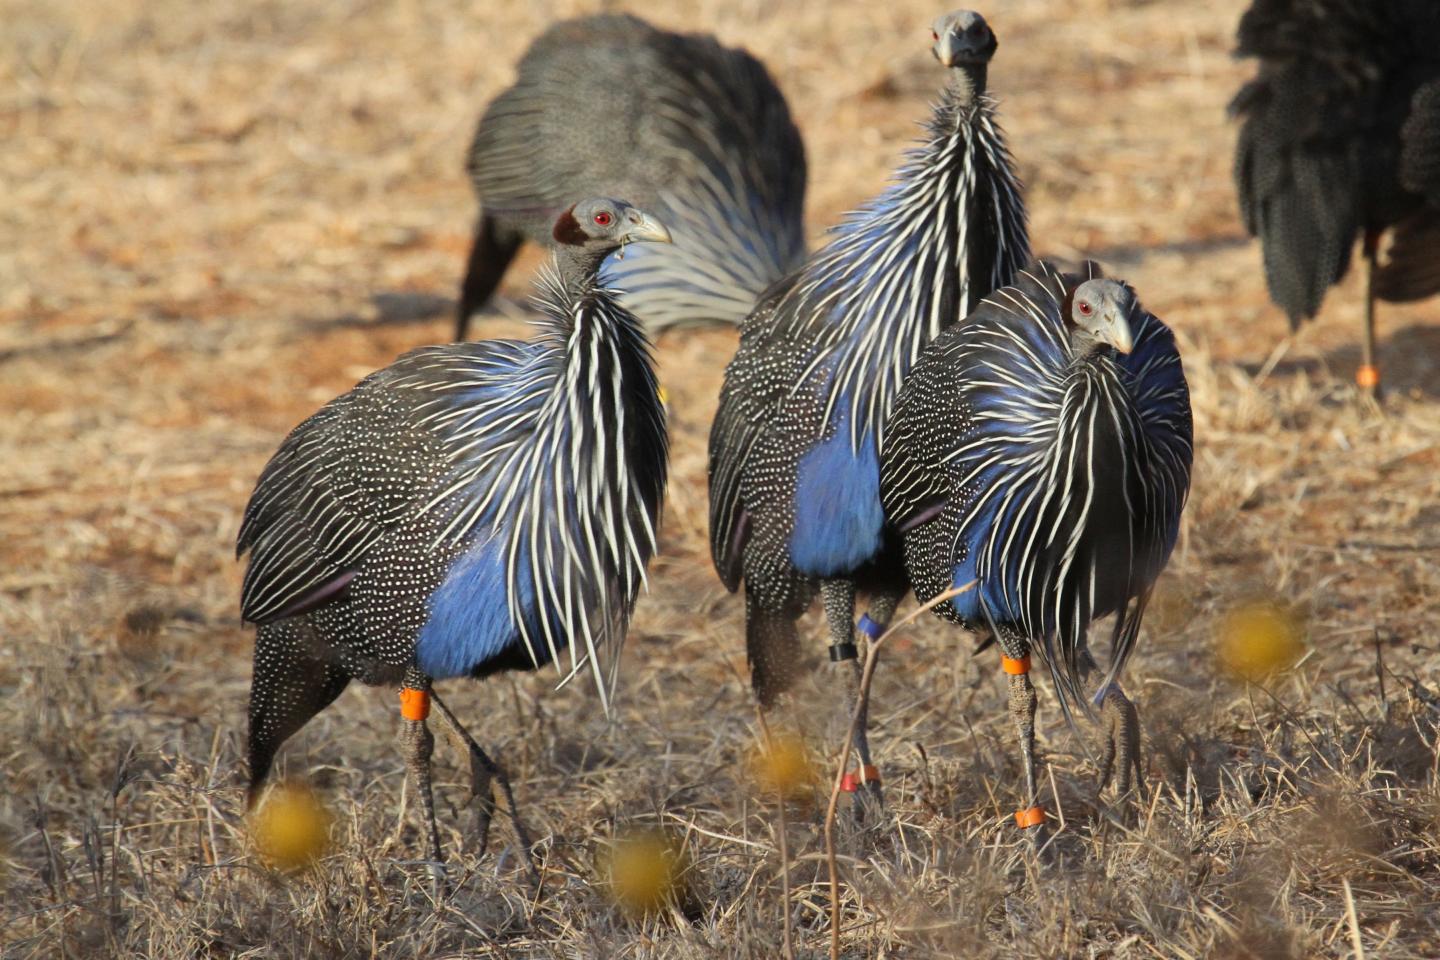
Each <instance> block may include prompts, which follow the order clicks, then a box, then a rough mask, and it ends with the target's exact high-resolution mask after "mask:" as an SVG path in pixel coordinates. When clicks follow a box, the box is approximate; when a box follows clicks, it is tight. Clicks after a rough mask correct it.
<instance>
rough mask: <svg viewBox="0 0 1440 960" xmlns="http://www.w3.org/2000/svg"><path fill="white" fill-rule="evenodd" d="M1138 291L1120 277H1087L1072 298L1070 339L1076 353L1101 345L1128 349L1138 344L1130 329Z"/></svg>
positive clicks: (1125, 350)
mask: <svg viewBox="0 0 1440 960" xmlns="http://www.w3.org/2000/svg"><path fill="white" fill-rule="evenodd" d="M1134 309H1135V291H1133V290H1131V289H1130V287H1128V286H1127V285H1126V284H1123V283H1121V282H1120V281H1118V280H1105V279H1098V280H1086V281H1085V282H1084V283H1082V284H1080V286H1079V287H1077V288H1076V289H1075V295H1074V297H1072V298H1071V302H1070V322H1071V324H1072V326H1071V328H1070V342H1071V344H1073V345H1074V347H1075V352H1076V354H1077V355H1084V354H1087V353H1090V352H1092V351H1094V350H1098V349H1100V348H1101V347H1107V346H1108V347H1114V348H1115V349H1116V350H1117V351H1118V352H1120V353H1129V352H1130V351H1131V350H1132V349H1133V348H1134V346H1135V338H1134V335H1133V332H1132V331H1131V329H1130V316H1131V311H1133V310H1134Z"/></svg>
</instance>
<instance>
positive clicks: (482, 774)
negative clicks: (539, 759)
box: [430, 693, 540, 889]
mask: <svg viewBox="0 0 1440 960" xmlns="http://www.w3.org/2000/svg"><path fill="white" fill-rule="evenodd" d="M430 699H431V700H432V701H433V702H434V703H435V706H437V707H439V708H440V719H442V720H444V721H445V725H446V726H447V727H449V728H450V732H451V733H452V734H454V736H455V738H456V739H457V740H459V741H460V742H461V744H463V745H464V746H465V748H466V749H468V750H469V752H470V799H471V801H472V802H474V803H476V804H477V807H476V810H475V818H476V824H475V832H476V833H477V834H478V835H479V845H480V849H479V855H480V856H484V855H485V848H486V845H487V841H488V838H489V836H490V821H491V820H492V819H493V818H494V815H495V792H494V784H496V783H499V784H500V790H501V791H502V792H503V793H504V794H505V805H506V807H507V808H508V809H509V811H510V822H511V824H513V825H514V827H515V838H516V839H517V840H518V841H519V842H520V850H521V852H522V853H523V854H524V856H525V866H526V868H527V869H528V870H529V872H530V880H531V882H533V883H534V884H535V886H536V888H537V889H538V888H539V886H540V872H539V871H538V870H537V869H536V868H535V858H534V855H533V854H532V853H531V850H532V848H533V847H534V844H533V843H531V841H530V831H529V830H527V829H525V824H524V823H523V822H522V821H521V820H520V813H519V810H518V809H517V808H516V806H515V792H514V791H513V790H511V789H510V778H509V777H507V776H506V775H505V771H504V770H503V769H501V767H500V765H499V764H497V763H496V762H495V761H494V760H491V759H490V757H488V756H487V755H486V753H485V751H484V750H482V749H480V744H478V743H476V742H475V738H474V737H472V736H470V732H469V731H468V730H466V729H465V728H464V727H463V726H462V725H461V724H460V721H459V720H458V719H456V717H455V714H453V713H451V712H450V708H449V707H447V706H446V705H445V703H444V701H442V700H441V699H440V698H439V697H438V696H437V695H436V694H434V693H431V694H430Z"/></svg>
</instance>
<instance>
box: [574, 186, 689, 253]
mask: <svg viewBox="0 0 1440 960" xmlns="http://www.w3.org/2000/svg"><path fill="white" fill-rule="evenodd" d="M553 234H554V237H555V243H556V246H557V247H558V248H559V249H560V250H562V251H564V252H566V253H568V254H571V255H572V256H578V257H579V258H580V259H583V260H592V259H593V260H594V261H595V262H596V263H598V262H599V261H600V260H601V259H603V258H604V257H605V256H606V255H607V254H609V253H610V252H611V251H613V250H616V249H617V248H622V247H624V246H625V244H627V243H641V242H646V241H649V242H652V243H669V242H670V231H669V230H667V229H665V225H664V224H662V223H661V222H660V221H659V220H656V219H655V218H654V217H652V216H650V214H648V213H646V212H645V211H643V210H640V209H638V208H636V207H632V206H630V204H628V203H626V202H624V201H623V200H612V199H610V198H608V197H594V198H591V199H589V200H581V201H580V202H579V203H577V204H575V205H574V206H573V207H571V208H570V209H569V210H566V211H565V212H564V213H562V214H560V216H559V217H558V218H557V219H556V221H555V229H554V231H553Z"/></svg>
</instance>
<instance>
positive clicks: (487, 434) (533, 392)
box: [415, 341, 568, 679]
mask: <svg viewBox="0 0 1440 960" xmlns="http://www.w3.org/2000/svg"><path fill="white" fill-rule="evenodd" d="M480 346H482V345H477V348H479V347H480ZM483 347H484V353H483V354H482V355H480V356H477V357H471V358H467V360H466V362H465V363H464V364H463V365H461V364H458V363H457V380H458V381H459V383H458V384H457V385H456V386H455V387H454V388H453V389H452V390H450V391H448V392H447V393H445V394H444V395H442V396H439V397H437V400H436V401H435V407H436V412H437V413H439V412H440V411H442V410H443V411H444V415H442V416H439V417H438V419H437V420H436V422H435V423H434V424H433V429H435V430H437V431H438V432H441V433H447V434H449V435H450V436H451V437H452V439H454V440H455V442H459V443H464V444H466V445H467V446H468V447H469V450H468V453H467V455H466V458H465V460H464V461H461V462H459V463H457V464H456V467H457V470H460V469H463V468H464V466H465V464H466V463H476V462H484V460H485V457H486V454H487V453H488V451H490V450H491V449H493V448H495V447H496V446H498V445H500V444H504V443H514V442H517V441H521V440H522V438H523V435H526V434H527V433H528V431H530V430H531V429H532V422H533V421H532V420H531V419H530V418H531V416H533V415H535V414H536V413H537V411H538V409H539V406H540V404H541V403H542V402H543V399H544V396H545V390H544V385H545V384H546V383H548V382H549V381H550V380H551V379H552V378H553V376H554V375H555V369H554V367H555V364H556V362H557V361H556V356H555V352H554V351H553V350H552V349H547V348H546V346H544V345H543V344H541V343H537V342H533V341H531V342H515V341H486V342H485V343H484V344H483ZM501 420H503V421H504V422H506V423H507V424H508V428H503V429H496V428H495V426H494V425H495V423H496V422H497V421H501ZM476 421H479V422H478V423H477V422H476ZM462 435H463V439H462ZM497 470H498V467H497V465H495V464H492V465H490V466H489V467H488V468H486V469H484V470H482V471H481V472H480V473H478V474H476V475H475V476H474V478H473V479H472V480H471V481H470V482H469V483H468V484H467V485H466V486H464V487H462V488H461V489H459V490H458V491H456V492H455V493H454V494H452V496H451V497H450V498H449V499H448V502H446V503H442V504H440V505H437V507H436V509H440V510H443V511H445V513H446V514H447V516H451V517H453V516H454V515H455V512H456V511H459V510H462V509H463V508H464V507H466V506H467V505H473V504H477V503H480V502H482V501H483V500H484V498H485V497H487V496H490V495H495V500H496V501H498V500H499V499H500V496H499V494H500V493H501V492H502V491H503V490H505V489H508V488H509V486H510V485H513V484H514V483H516V482H518V480H517V478H516V477H513V476H512V477H503V476H500V475H499V474H498V472H497ZM496 520H497V513H496V502H492V503H491V504H490V505H489V508H488V509H486V510H485V511H484V513H483V514H482V515H481V516H479V517H477V518H475V521H474V523H473V525H472V527H471V530H472V531H473V532H471V533H470V534H468V535H467V537H466V540H465V546H464V548H463V552H462V553H461V554H460V555H459V556H457V557H456V559H455V561H454V562H453V563H452V564H451V566H450V569H449V571H447V573H446V576H445V580H444V581H443V582H442V583H441V585H440V587H439V588H438V589H437V590H436V591H435V592H434V593H433V594H431V596H430V601H429V617H428V618H427V619H426V621H425V624H424V625H423V626H422V627H421V629H420V634H419V637H418V638H417V644H416V650H415V658H416V665H417V666H418V667H419V668H420V669H421V670H422V671H424V672H425V673H426V674H428V675H429V676H431V677H435V678H437V679H439V678H445V677H458V676H464V675H467V674H469V673H470V672H471V671H472V670H474V669H475V668H476V667H478V666H480V665H481V664H483V663H484V662H485V661H487V660H489V659H491V658H493V657H496V656H498V655H500V654H501V653H504V652H506V651H508V650H511V649H513V648H516V647H519V646H520V645H521V644H523V643H524V639H523V637H522V634H521V631H520V624H519V623H517V622H516V617H515V615H514V614H513V613H512V607H513V608H515V609H518V610H519V611H520V617H521V618H523V619H524V621H525V626H526V631H527V632H528V634H529V636H530V637H531V639H532V641H533V642H532V643H531V644H530V649H531V651H532V652H533V654H534V658H535V662H536V664H537V665H544V664H546V663H548V662H549V661H550V651H549V649H548V647H547V646H546V644H545V641H544V639H543V638H544V634H543V632H542V631H541V629H540V625H541V622H542V616H543V615H544V613H543V612H542V610H541V609H540V606H539V604H538V603H537V597H536V593H537V591H536V587H535V582H534V578H533V575H532V574H531V571H530V554H529V546H530V545H529V544H522V545H521V547H520V550H519V552H518V556H517V560H518V566H517V569H516V574H515V590H514V594H513V595H512V594H511V591H510V588H509V585H508V580H509V577H508V575H507V567H506V564H507V556H508V553H509V544H508V542H507V541H508V533H509V531H508V530H507V529H505V528H504V524H503V523H502V524H501V525H500V529H498V530H497V529H496ZM544 535H545V533H544V532H542V537H543V536H544ZM552 535H553V534H552ZM556 639H557V647H558V646H562V645H563V644H564V642H565V641H566V640H567V639H568V638H566V637H564V636H563V634H561V635H559V636H557V638H556Z"/></svg>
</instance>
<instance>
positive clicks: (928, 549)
mask: <svg viewBox="0 0 1440 960" xmlns="http://www.w3.org/2000/svg"><path fill="white" fill-rule="evenodd" d="M1191 444H1192V428H1191V419H1190V394H1189V389H1188V387H1187V386H1186V382H1185V372H1184V370H1183V369H1182V367H1181V364H1180V354H1179V352H1178V351H1177V350H1176V347H1175V337H1174V335H1173V334H1172V333H1171V332H1170V329H1169V328H1168V327H1166V326H1165V324H1164V323H1162V322H1161V321H1160V320H1158V319H1157V318H1156V317H1154V316H1153V315H1152V314H1150V313H1147V312H1146V311H1145V309H1144V308H1143V307H1141V306H1140V303H1139V301H1138V300H1137V299H1136V297H1135V293H1134V291H1133V290H1132V289H1131V288H1130V287H1128V286H1126V285H1125V284H1123V283H1120V282H1118V281H1115V280H1108V279H1104V278H1102V277H1101V276H1100V272H1099V269H1098V267H1095V266H1094V265H1093V264H1087V265H1086V269H1085V271H1084V273H1083V274H1081V275H1073V274H1063V273H1061V272H1059V271H1058V270H1057V269H1056V268H1055V267H1054V266H1052V265H1051V264H1049V263H1046V262H1044V261H1040V262H1038V263H1036V264H1034V265H1032V266H1030V267H1029V268H1027V269H1026V270H1025V271H1023V272H1022V273H1021V274H1020V276H1019V277H1017V278H1016V280H1015V283H1014V284H1013V285H1012V286H1008V287H1005V288H1004V289H1002V290H998V291H996V292H995V293H993V294H991V295H990V296H989V297H987V298H986V299H985V301H984V302H982V303H981V304H980V305H979V307H977V308H976V309H975V310H974V311H973V312H972V313H971V314H970V315H969V316H968V317H967V318H966V319H965V320H964V322H963V323H960V324H958V325H956V326H954V327H951V328H950V329H949V330H946V331H945V332H944V333H942V334H940V336H938V337H936V338H935V341H934V342H933V343H932V344H931V345H930V347H929V348H928V349H927V350H926V351H925V353H924V355H923V356H921V358H920V359H919V361H918V362H917V363H916V364H915V367H914V369H913V370H912V371H911V374H910V379H909V380H908V381H907V382H906V383H905V386H904V387H903V388H902V389H901V391H900V396H899V398H898V399H897V400H896V402H895V409H894V411H893V412H892V413H891V415H890V422H889V425H888V427H887V429H886V432H885V442H884V444H883V446H882V449H881V481H880V485H881V495H882V497H883V498H884V503H885V511H886V516H887V517H888V518H889V520H890V521H891V522H892V523H893V524H894V525H895V526H896V527H897V528H898V529H899V530H900V531H901V533H902V535H903V537H904V542H905V566H906V569H907V570H908V571H909V574H910V579H911V582H912V583H913V584H914V587H915V594H916V596H917V597H918V598H920V599H921V600H922V601H923V600H927V599H930V598H932V597H935V596H938V595H939V594H941V593H942V592H944V591H946V590H948V589H950V588H951V587H952V586H955V587H959V586H963V585H965V584H968V583H971V582H972V581H973V582H974V583H975V586H974V587H973V588H972V589H971V590H969V591H968V592H966V593H962V594H960V595H959V596H957V597H954V598H951V599H949V600H946V601H945V602H944V603H942V604H940V605H939V606H937V607H936V608H935V610H936V613H937V614H939V615H940V616H942V617H945V618H947V619H949V620H953V621H955V622H957V623H961V624H964V625H966V626H968V627H970V628H972V629H975V630H977V631H980V632H982V633H984V634H987V635H988V636H989V637H991V638H994V639H996V640H998V641H999V643H1000V648H1001V650H1002V653H1003V658H1004V659H1003V661H1002V663H1003V665H1004V667H1005V671H1006V672H1007V673H1008V674H1009V675H1010V677H1009V684H1010V712H1011V715H1012V716H1013V718H1014V719H1015V723H1016V728H1017V732H1018V734H1019V737H1020V747H1021V752H1022V755H1023V759H1024V765H1025V790H1026V802H1025V806H1024V807H1022V808H1021V809H1020V810H1019V811H1018V812H1017V813H1016V815H1015V818H1016V822H1017V823H1018V824H1019V825H1020V826H1021V827H1022V828H1023V827H1031V826H1037V825H1040V824H1043V823H1044V820H1045V813H1044V811H1043V809H1042V808H1041V806H1040V802H1039V795H1038V792H1037V786H1036V778H1035V759H1034V741H1035V725H1034V718H1035V689H1034V686H1033V685H1032V684H1031V682H1030V678H1029V672H1028V671H1029V661H1030V651H1031V649H1032V648H1038V649H1039V650H1040V652H1041V653H1042V654H1043V657H1044V661H1045V665H1046V666H1047V667H1048V668H1049V673H1050V676H1051V678H1052V679H1053V680H1054V683H1055V689H1056V691H1057V692H1058V694H1059V698H1060V703H1061V705H1062V708H1064V710H1065V713H1066V716H1067V717H1068V716H1070V714H1071V706H1072V705H1077V704H1078V705H1080V706H1081V707H1082V709H1083V710H1084V712H1086V713H1087V714H1088V713H1089V702H1088V701H1087V697H1086V694H1085V693H1084V692H1083V688H1082V682H1083V681H1084V680H1085V679H1086V678H1087V677H1088V676H1089V675H1090V674H1092V673H1093V672H1094V669H1095V664H1094V661H1093V659H1092V658H1091V655H1090V652H1089V646H1088V644H1087V636H1088V630H1089V626H1090V624H1091V622H1092V621H1094V620H1096V619H1098V618H1100V617H1104V616H1108V615H1111V614H1114V615H1115V625H1114V631H1113V637H1112V644H1111V648H1110V662H1109V666H1108V668H1107V669H1106V671H1105V674H1104V677H1103V679H1102V680H1101V682H1100V683H1099V687H1098V692H1097V693H1095V694H1094V697H1093V702H1094V703H1096V704H1098V705H1099V706H1100V709H1101V713H1102V716H1103V718H1104V721H1105V724H1106V735H1107V739H1106V747H1105V754H1104V759H1103V760H1102V764H1101V765H1102V770H1101V774H1100V783H1101V787H1102V788H1103V787H1104V786H1105V784H1106V783H1107V782H1108V781H1109V780H1110V776H1111V771H1112V768H1113V767H1114V765H1115V763H1116V762H1117V761H1118V765H1119V788H1120V791H1121V793H1122V794H1123V793H1125V792H1127V791H1128V790H1129V787H1130V783H1131V773H1132V770H1133V771H1134V772H1136V773H1137V774H1138V772H1139V766H1140V760H1139V756H1140V728H1139V722H1138V719H1137V717H1136V714H1135V708H1134V706H1133V705H1132V704H1131V703H1130V701H1129V700H1128V699H1127V698H1126V697H1125V695H1124V693H1123V691H1122V690H1121V688H1120V684H1119V675H1120V672H1121V670H1122V669H1123V668H1124V666H1125V661H1126V658H1127V657H1129V655H1130V652H1131V651H1132V650H1133V649H1134V646H1135V640H1136V638H1137V636H1138V635H1139V631H1140V623H1141V619H1142V618H1143V616H1144V614H1145V606H1146V603H1147V602H1148V601H1149V598H1150V593H1151V589H1152V588H1153V586H1154V584H1155V579H1156V577H1158V576H1159V574H1160V571H1161V569H1162V568H1163V567H1164V566H1165V564H1166V562H1167V561H1168V559H1169V557H1170V551H1171V550H1172V548H1173V547H1174V546H1175V540H1176V537H1177V535H1178V532H1179V527H1180V513H1181V510H1182V509H1183V508H1184V506H1185V500H1186V497H1187V495H1188V493H1189V489H1190V463H1191V457H1192V447H1191Z"/></svg>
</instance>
